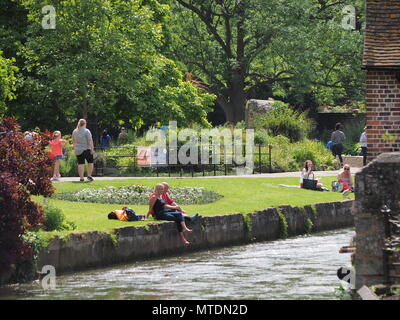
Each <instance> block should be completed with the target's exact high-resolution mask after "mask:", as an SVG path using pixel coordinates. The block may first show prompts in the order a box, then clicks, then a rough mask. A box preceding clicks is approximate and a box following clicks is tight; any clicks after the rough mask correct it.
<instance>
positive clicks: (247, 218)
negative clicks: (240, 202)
mask: <svg viewBox="0 0 400 320" xmlns="http://www.w3.org/2000/svg"><path fill="white" fill-rule="evenodd" d="M242 218H243V223H244V226H245V229H246V236H247V238H248V239H249V240H251V233H252V230H253V222H252V220H251V216H250V214H246V213H242Z"/></svg>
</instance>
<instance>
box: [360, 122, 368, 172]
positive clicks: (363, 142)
mask: <svg viewBox="0 0 400 320" xmlns="http://www.w3.org/2000/svg"><path fill="white" fill-rule="evenodd" d="M366 131H367V127H365V128H364V131H363V133H361V137H360V143H361V152H362V155H363V165H364V166H365V165H367V155H368V144H367V133H366Z"/></svg>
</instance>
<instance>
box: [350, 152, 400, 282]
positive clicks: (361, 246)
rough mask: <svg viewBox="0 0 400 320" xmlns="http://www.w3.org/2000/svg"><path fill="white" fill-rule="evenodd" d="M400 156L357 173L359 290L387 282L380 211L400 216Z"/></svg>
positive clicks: (387, 157) (383, 158)
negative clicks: (386, 210) (385, 278)
mask: <svg viewBox="0 0 400 320" xmlns="http://www.w3.org/2000/svg"><path fill="white" fill-rule="evenodd" d="M399 190H400V153H385V154H381V155H380V156H379V157H378V158H377V159H375V160H374V161H373V162H371V163H370V164H369V165H368V166H366V167H365V168H364V169H363V170H362V171H361V172H359V173H357V174H356V201H355V217H354V221H355V228H356V238H355V243H356V253H355V256H354V263H355V271H356V287H357V288H360V287H361V286H363V285H367V286H370V285H374V284H378V283H382V281H383V261H382V248H383V241H384V237H385V235H384V224H383V217H382V214H381V212H380V209H381V207H382V206H383V205H387V206H388V207H389V208H390V209H391V210H392V212H393V213H395V214H399V213H400V191H399Z"/></svg>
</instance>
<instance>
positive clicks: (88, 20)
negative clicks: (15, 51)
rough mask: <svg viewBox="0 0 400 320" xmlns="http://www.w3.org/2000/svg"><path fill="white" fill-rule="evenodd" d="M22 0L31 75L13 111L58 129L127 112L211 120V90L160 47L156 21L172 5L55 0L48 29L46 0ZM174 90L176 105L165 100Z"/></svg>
mask: <svg viewBox="0 0 400 320" xmlns="http://www.w3.org/2000/svg"><path fill="white" fill-rule="evenodd" d="M20 1H21V2H22V3H23V5H24V6H25V8H26V9H27V10H28V12H29V15H28V16H29V21H30V24H29V26H28V33H29V37H28V39H27V41H26V43H25V44H24V46H23V48H22V49H21V50H20V54H21V55H22V56H23V57H24V59H25V67H24V70H23V71H24V72H26V73H27V76H26V77H24V79H23V81H22V82H23V83H22V86H21V89H20V90H19V92H18V93H19V96H20V97H21V101H23V103H21V104H14V105H13V111H14V113H12V115H19V116H20V117H21V118H22V117H23V116H24V115H27V114H29V113H32V112H34V113H35V114H37V118H36V119H35V120H36V121H38V118H41V119H42V123H45V124H46V125H49V127H50V128H52V129H53V128H54V127H53V126H54V125H55V124H58V125H61V124H62V123H68V124H71V123H72V124H75V122H76V120H77V118H87V119H88V120H89V125H94V126H97V125H109V124H110V123H112V122H115V123H116V122H117V120H119V119H121V117H123V118H124V119H125V118H127V119H130V120H131V121H132V122H134V121H141V122H143V121H149V119H151V120H152V121H154V122H156V121H159V120H162V121H164V122H165V121H168V120H170V119H179V120H180V121H181V122H182V125H184V124H186V123H188V122H191V121H195V122H202V123H205V122H206V120H205V119H206V112H207V110H208V109H207V105H209V104H210V103H211V102H212V96H210V95H209V94H207V93H201V92H199V91H198V90H197V89H196V88H195V87H194V86H193V87H190V84H187V83H184V82H183V80H182V78H183V75H182V74H181V73H180V72H179V70H178V69H177V67H176V66H175V64H174V62H173V61H171V60H169V59H167V58H165V57H164V56H162V55H161V54H160V53H159V52H158V47H159V46H160V45H161V39H162V36H163V35H162V28H161V24H160V23H159V22H158V21H159V20H160V19H161V18H160V16H162V15H165V14H166V12H167V11H168V7H167V6H164V5H161V4H159V3H158V2H157V1H151V6H147V5H145V3H146V2H148V1H141V0H135V1H128V0H76V1H73V2H72V1H66V0H59V1H56V2H55V3H54V8H55V10H56V16H55V29H43V27H42V20H43V19H44V18H46V17H45V16H44V15H43V14H42V12H41V9H42V7H44V6H45V5H47V4H48V3H47V1H36V0H20ZM155 8H156V9H157V10H156V9H155ZM168 97H169V99H173V97H175V101H174V104H173V108H170V107H171V104H168V103H164V101H165V99H167V100H168ZM180 100H181V101H185V102H187V104H186V105H181V104H179V103H178V102H179V101H180ZM145 101H147V103H145ZM150 102H151V103H152V104H150ZM168 108H169V109H168ZM160 114H163V115H164V118H162V117H160ZM24 118H25V117H24ZM24 121H26V119H24ZM70 126H71V125H70ZM54 129H55V128H54Z"/></svg>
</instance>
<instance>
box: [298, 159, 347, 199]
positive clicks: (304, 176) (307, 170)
mask: <svg viewBox="0 0 400 320" xmlns="http://www.w3.org/2000/svg"><path fill="white" fill-rule="evenodd" d="M314 170H315V165H314V163H313V162H312V161H311V160H307V161H306V162H305V163H304V168H303V170H302V171H301V176H300V188H305V183H306V182H307V181H304V180H312V181H315V190H320V191H329V189H327V188H326V187H324V185H323V184H322V183H321V182H319V179H318V178H316V177H315V174H314ZM337 179H338V181H337V182H340V183H341V184H342V186H343V188H342V190H341V191H342V193H343V194H344V195H347V194H348V193H350V192H354V187H353V179H352V176H351V170H350V166H349V165H348V164H345V165H344V166H343V170H342V171H341V172H340V173H339V174H338V176H337Z"/></svg>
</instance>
